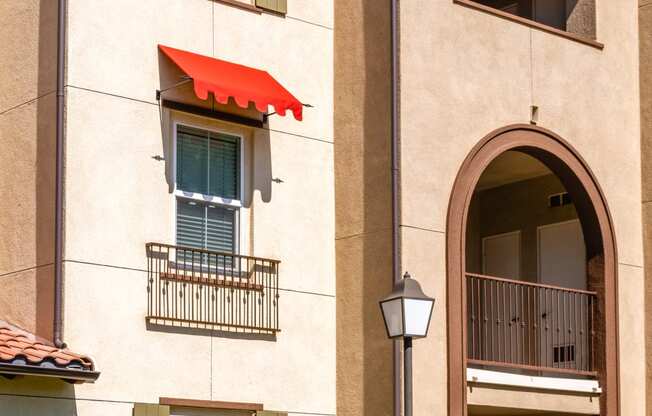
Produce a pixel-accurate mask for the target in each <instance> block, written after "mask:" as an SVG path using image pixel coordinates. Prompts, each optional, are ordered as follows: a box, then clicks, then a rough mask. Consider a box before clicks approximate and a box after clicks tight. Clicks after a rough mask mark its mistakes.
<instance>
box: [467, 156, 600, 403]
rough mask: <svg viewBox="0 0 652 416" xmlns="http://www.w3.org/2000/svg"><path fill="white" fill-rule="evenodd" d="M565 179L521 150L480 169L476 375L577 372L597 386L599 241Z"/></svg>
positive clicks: (473, 333) (473, 252)
mask: <svg viewBox="0 0 652 416" xmlns="http://www.w3.org/2000/svg"><path fill="white" fill-rule="evenodd" d="M564 185H565V183H564V182H563V181H562V180H561V179H560V178H559V177H558V176H557V175H556V174H555V173H553V171H551V170H550V169H549V168H548V167H547V166H546V165H544V164H543V163H542V162H540V161H538V160H537V159H536V158H534V157H531V156H530V155H528V154H526V153H522V152H518V151H508V152H506V153H504V154H502V155H500V156H499V157H497V158H496V159H495V160H494V161H493V162H491V163H490V164H489V166H488V167H487V168H486V169H485V171H484V172H483V174H482V175H481V176H480V179H479V181H478V183H477V186H476V188H475V192H474V193H473V196H472V199H471V203H470V206H469V214H468V219H467V226H466V227H467V229H466V249H465V272H464V279H465V299H466V301H465V304H466V329H465V333H466V349H467V353H466V362H467V365H468V367H469V368H472V369H473V370H472V371H471V372H470V373H469V374H471V375H473V374H485V375H486V374H488V373H489V374H493V375H492V376H491V377H498V378H500V377H502V378H503V379H510V380H522V382H523V383H524V384H523V386H526V385H527V384H528V383H529V381H528V380H539V381H545V380H547V383H548V384H550V388H553V387H554V388H556V389H560V387H559V386H561V385H563V384H564V383H563V382H562V383H561V384H560V383H558V382H556V381H555V382H553V381H551V380H553V379H566V380H568V379H573V380H575V381H574V383H575V384H580V385H583V386H592V387H588V389H587V390H588V393H589V394H598V393H599V392H600V386H601V384H602V381H601V377H602V369H603V365H604V362H603V359H602V354H603V345H604V342H605V339H604V336H603V334H604V323H605V317H604V313H603V312H602V310H603V309H602V307H601V305H602V302H603V292H601V290H602V291H603V289H604V287H603V284H602V283H601V277H599V273H597V269H596V267H595V266H594V263H595V262H596V261H598V260H596V259H597V258H599V256H597V257H596V254H592V253H594V252H597V251H598V247H599V246H600V242H599V241H597V240H595V237H594V236H593V235H591V234H588V233H587V231H586V228H585V227H584V226H585V225H586V223H585V222H586V221H587V218H585V217H583V214H582V211H581V210H580V208H577V207H576V206H575V203H574V202H575V201H574V199H573V195H576V194H572V193H569V192H568V191H567V189H566V188H565V186H564ZM519 376H527V377H521V378H519ZM533 377H534V378H533ZM480 382H482V381H480ZM485 383H486V381H485Z"/></svg>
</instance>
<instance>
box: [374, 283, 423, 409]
mask: <svg viewBox="0 0 652 416" xmlns="http://www.w3.org/2000/svg"><path fill="white" fill-rule="evenodd" d="M434 304H435V300H434V299H433V298H430V297H428V296H426V295H425V294H424V293H423V291H422V290H421V286H420V285H419V282H417V281H416V280H414V279H412V278H411V277H410V274H409V273H405V275H404V276H403V280H401V281H400V282H398V283H397V284H396V285H395V286H394V290H393V291H392V293H390V294H389V296H387V297H386V298H385V299H383V300H381V301H380V310H381V312H382V313H383V320H384V321H385V329H386V330H387V337H388V338H391V339H395V338H403V373H404V374H403V379H404V390H403V391H404V393H403V394H404V396H405V398H404V405H405V416H412V338H424V337H425V336H427V335H428V327H429V326H430V318H431V317H432V307H433V305H434Z"/></svg>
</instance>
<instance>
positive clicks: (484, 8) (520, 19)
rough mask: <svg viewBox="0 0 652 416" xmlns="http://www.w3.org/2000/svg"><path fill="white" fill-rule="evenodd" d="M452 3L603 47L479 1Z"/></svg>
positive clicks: (575, 40)
mask: <svg viewBox="0 0 652 416" xmlns="http://www.w3.org/2000/svg"><path fill="white" fill-rule="evenodd" d="M453 3H455V4H459V5H461V6H465V7H469V8H472V9H476V10H479V11H482V12H485V13H489V14H493V15H494V16H498V17H502V18H503V19H507V20H510V21H512V22H516V23H520V24H522V25H525V26H528V27H530V28H533V29H538V30H541V31H543V32H547V33H551V34H553V35H557V36H561V37H563V38H566V39H569V40H572V41H574V42H578V43H582V44H584V45H588V46H591V47H593V48H596V49H600V50H602V49H604V44H602V43H600V42H598V41H595V40H593V39H588V38H586V37H584V36H580V35H576V34H574V33H570V32H566V31H564V30H560V29H556V28H554V27H551V26H548V25H544V24H543V23H539V22H535V21H533V20H530V19H526V18H523V17H520V16H515V15H513V14H510V13H507V12H503V11H501V10H497V9H494V8H493V7H489V6H485V5H483V4H480V3H476V2H475V1H473V0H453Z"/></svg>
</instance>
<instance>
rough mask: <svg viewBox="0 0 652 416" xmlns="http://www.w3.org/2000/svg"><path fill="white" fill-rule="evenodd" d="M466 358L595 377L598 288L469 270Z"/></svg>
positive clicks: (485, 363) (519, 368)
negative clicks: (523, 279)
mask: <svg viewBox="0 0 652 416" xmlns="http://www.w3.org/2000/svg"><path fill="white" fill-rule="evenodd" d="M466 279H467V280H466V284H467V289H466V290H467V309H468V331H467V334H468V363H469V365H470V366H475V367H483V368H494V367H495V368H499V369H509V371H517V372H530V373H532V372H534V373H553V374H555V373H556V374H560V373H562V374H568V375H574V376H589V377H596V376H597V371H596V370H595V358H594V351H595V346H594V343H595V330H594V319H595V308H596V305H597V302H598V299H597V293H596V292H591V291H586V290H578V289H569V288H564V287H558V286H551V285H543V284H535V283H530V282H526V281H521V280H510V279H503V278H499V277H493V276H485V275H481V274H474V273H467V274H466Z"/></svg>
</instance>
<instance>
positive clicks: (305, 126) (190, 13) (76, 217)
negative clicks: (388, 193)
mask: <svg viewBox="0 0 652 416" xmlns="http://www.w3.org/2000/svg"><path fill="white" fill-rule="evenodd" d="M308 3H312V2H305V1H292V0H291V1H289V2H287V4H285V2H265V1H255V2H253V1H245V0H242V1H240V0H232V1H205V0H191V1H187V0H182V1H176V0H173V1H164V2H162V1H160V0H152V1H149V2H132V1H124V2H121V3H120V2H110V3H107V2H94V1H91V2H89V1H86V0H81V1H77V0H72V1H67V12H66V16H65V22H66V29H67V33H66V41H65V53H66V65H65V90H64V91H65V134H64V137H65V152H64V153H65V157H64V167H65V175H64V186H63V189H64V207H63V211H64V221H63V233H64V257H63V286H64V299H63V308H64V309H63V316H64V320H63V321H64V329H63V340H64V342H65V343H66V344H67V345H68V348H69V349H70V350H72V351H76V352H83V353H85V354H86V355H82V356H83V357H88V358H89V359H91V360H92V363H93V370H94V371H95V372H99V373H100V375H99V378H98V379H97V380H96V381H95V382H94V383H81V384H70V383H66V382H63V381H61V380H60V379H61V378H65V375H64V376H60V377H58V378H57V377H54V378H46V377H34V376H25V377H16V378H13V379H11V380H9V379H5V378H0V409H1V410H0V413H2V414H25V415H26V414H53V415H54V414H57V415H71V414H76V415H80V416H81V415H100V414H106V415H132V414H137V415H138V414H148V413H146V412H148V411H149V412H169V414H229V415H230V414H245V415H250V414H252V412H253V413H255V412H258V414H263V413H262V410H263V409H264V410H270V411H278V412H281V413H279V414H296V415H303V414H323V415H332V414H335V277H334V276H335V270H334V264H335V260H334V243H333V238H332V236H333V234H334V204H333V195H334V189H333V172H334V169H333V125H332V123H333V115H332V100H333V98H332V88H331V85H332V82H333V70H332V53H333V45H332V43H333V42H332V33H333V13H332V9H333V7H332V3H331V2H329V1H324V2H319V4H315V5H311V6H310V7H308ZM0 8H1V9H2V10H0V16H2V21H3V22H4V23H5V24H3V27H4V28H3V29H2V32H3V35H2V38H3V43H4V44H5V45H6V47H3V48H2V61H3V70H2V75H1V78H2V82H1V84H2V85H3V87H4V86H7V89H6V90H5V93H4V94H2V103H1V104H0V106H1V107H2V110H0V111H2V116H1V118H2V121H1V123H2V129H1V130H2V133H1V134H2V142H3V143H4V144H5V145H7V147H8V149H10V150H9V152H8V153H4V154H3V156H2V166H3V168H2V177H3V181H2V190H3V192H4V193H5V196H6V198H3V202H2V210H3V214H2V227H3V229H4V231H3V238H2V241H3V243H2V244H3V247H2V252H3V253H6V255H5V254H3V255H2V256H1V257H2V260H1V261H0V262H1V264H2V266H1V271H0V273H1V274H2V276H3V277H2V287H3V289H2V291H1V292H2V295H0V296H1V297H2V300H1V301H0V304H1V305H2V307H1V310H2V319H4V320H6V321H8V322H10V323H11V324H13V325H14V326H16V327H19V328H22V329H23V330H26V331H27V332H29V333H31V334H33V335H36V336H37V337H31V335H29V334H28V335H22V334H23V333H22V332H20V331H21V330H20V329H18V328H15V327H9V326H8V327H7V329H6V332H7V334H10V335H8V336H13V337H14V338H15V340H14V341H11V342H12V344H11V345H13V346H14V347H15V348H22V349H23V350H25V349H26V348H31V347H25V345H24V344H25V343H26V342H27V340H28V339H29V340H32V341H33V342H34V343H36V346H35V347H34V348H36V349H40V350H43V351H46V352H49V351H50V349H54V348H52V345H50V344H48V343H47V342H46V341H45V340H48V339H51V338H52V321H53V316H52V309H53V305H52V304H53V295H52V293H53V286H54V283H53V273H52V269H53V262H54V259H53V257H52V256H53V254H52V248H53V241H54V240H53V232H54V181H55V175H54V172H55V170H54V168H55V151H54V149H55V98H56V93H55V91H56V83H55V80H56V74H57V71H56V69H57V66H56V62H57V54H56V52H57V2H56V1H54V2H53V1H47V0H46V1H38V0H35V1H26V2H22V1H20V2H14V1H9V2H3V4H2V5H1V6H0ZM175 51H176V52H177V54H175ZM281 57H282V58H281ZM184 59H186V60H187V59H189V60H190V61H195V62H199V64H198V65H199V69H197V68H195V67H187V66H185V65H186V63H187V62H186V61H184ZM211 65H217V66H218V67H219V68H220V71H221V72H220V73H221V74H224V75H226V74H227V72H228V73H230V74H231V76H232V78H231V81H230V83H227V84H228V85H220V86H218V85H213V84H210V86H209V87H206V85H208V84H206V83H203V82H209V83H210V82H212V79H205V78H202V74H201V73H197V72H192V71H193V70H199V71H200V72H201V71H202V70H205V69H206V68H208V69H210V68H212V66H211ZM189 68H190V69H189ZM306 68H311V69H310V71H306ZM229 71H230V72H229ZM263 71H266V72H263ZM208 72H210V71H208ZM238 77H240V78H242V79H244V80H245V81H238V79H239V78H238ZM247 77H249V78H247ZM252 80H253V81H255V82H259V84H257V87H258V89H265V88H267V90H268V91H267V94H268V96H265V95H264V94H262V93H261V94H258V95H256V96H252V95H251V94H250V92H249V91H248V90H246V86H247V84H248V83H251V82H252ZM238 82H240V83H239V84H238ZM243 85H244V87H243ZM218 87H219V88H218ZM202 88H208V89H209V90H210V92H211V93H210V94H207V95H204V96H202V94H201V89H202ZM220 88H221V89H220ZM238 88H240V89H238ZM243 88H244V89H243ZM270 91H271V92H270ZM218 92H219V94H218ZM290 92H291V93H290ZM222 93H224V94H223V95H222ZM294 97H297V98H294ZM284 100H285V101H284ZM298 100H300V101H298ZM268 103H271V105H269V107H268ZM297 103H299V105H298V107H297V106H296V104H297ZM302 103H303V104H310V105H312V106H313V108H309V107H303V109H302V105H301V104H302ZM286 109H287V114H285V117H283V116H282V114H283V113H284V112H285V111H286ZM274 112H276V113H277V114H272V113H274ZM267 114H269V116H268V115H267ZM12 201H13V202H12ZM182 246H184V247H187V248H186V249H181V248H179V247H182ZM217 253H222V254H217ZM11 331H13V332H11ZM11 334H13V335H11ZM30 337H31V338H30ZM39 337H41V338H43V339H45V340H43V339H41V338H39ZM11 345H10V347H11ZM55 347H56V346H55ZM40 350H39V351H40ZM29 351H32V350H29ZM49 353H50V356H46V357H45V358H43V362H47V361H49V360H50V358H55V357H54V356H56V355H57V354H58V352H57V351H54V352H49ZM9 354H14V355H16V357H14V356H11V357H10V358H7V357H5V356H3V358H2V360H6V361H8V362H9V363H13V364H18V363H19V362H18V361H16V360H18V359H19V358H20V357H19V356H20V353H15V352H14V353H12V352H11V351H8V352H7V356H8V355H9ZM25 354H26V355H27V358H28V361H29V360H30V359H31V360H32V362H31V364H35V365H38V364H43V363H41V362H40V361H38V359H37V358H34V357H31V356H30V355H29V352H27V353H25ZM44 354H45V353H43V354H42V355H44ZM37 355H38V354H37ZM80 355H81V354H80ZM51 356H52V357H51ZM17 357H18V358H17ZM51 361H52V362H51V364H52V365H53V366H56V367H58V366H59V365H60V363H59V362H57V361H56V360H54V359H53V360H51ZM27 364H30V362H28V363H27ZM142 412H145V413H142ZM193 412H194V413H193ZM211 412H212V413H211ZM149 414H153V413H149ZM156 414H167V413H156ZM273 414H276V413H273Z"/></svg>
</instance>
